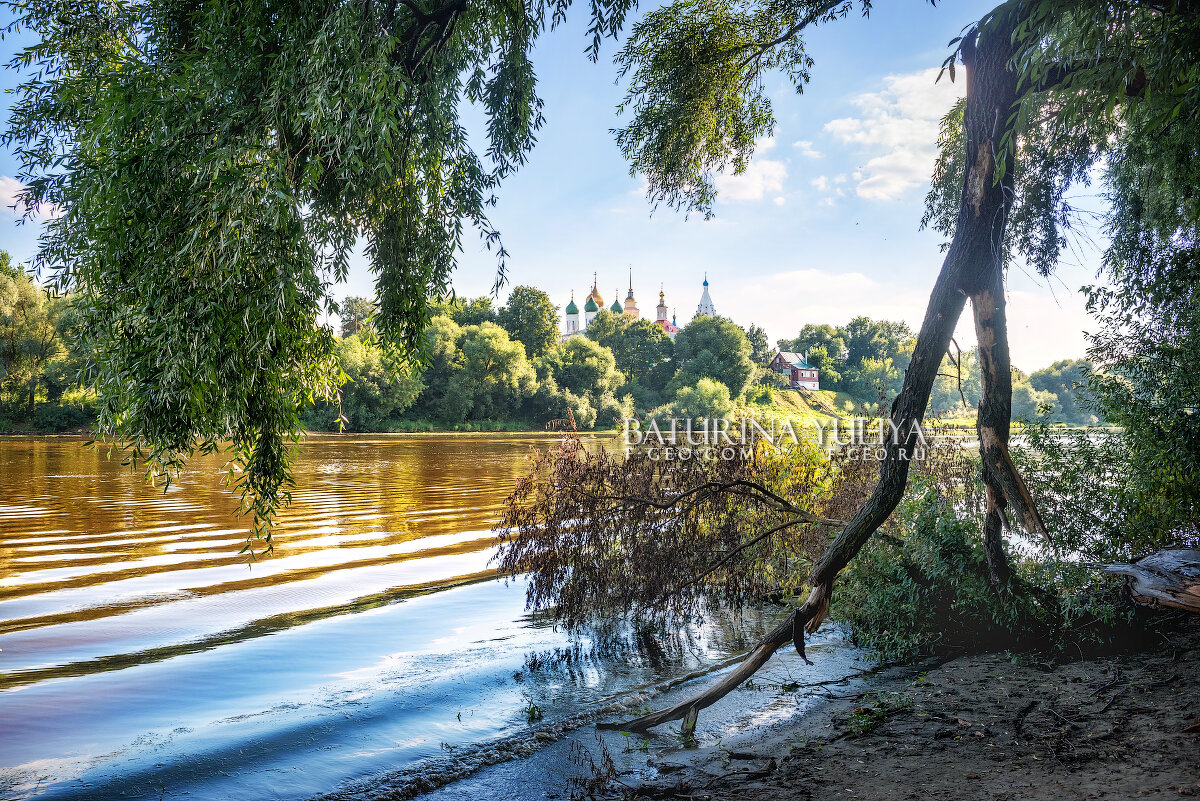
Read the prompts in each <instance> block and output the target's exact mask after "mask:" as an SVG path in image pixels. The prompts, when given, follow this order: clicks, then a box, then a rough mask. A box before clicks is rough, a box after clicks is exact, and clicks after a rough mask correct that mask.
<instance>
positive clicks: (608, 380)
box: [546, 337, 622, 395]
mask: <svg viewBox="0 0 1200 801" xmlns="http://www.w3.org/2000/svg"><path fill="white" fill-rule="evenodd" d="M546 361H547V363H548V364H549V365H550V369H551V371H552V372H553V375H554V378H555V380H557V381H558V384H559V386H561V387H563V388H564V389H568V390H570V391H571V392H574V393H576V394H579V395H582V394H584V393H592V394H604V393H606V392H607V393H611V392H612V391H613V390H615V389H616V388H617V387H618V386H620V384H621V383H622V382H621V374H620V373H618V372H617V360H616V358H615V357H614V356H613V353H612V351H611V350H609V349H608V348H606V347H604V346H603V345H600V344H599V343H596V342H593V341H592V340H590V339H588V338H587V337H569V338H567V339H566V340H565V341H564V342H562V343H561V344H560V345H558V346H557V347H556V348H555V349H554V350H553V351H551V352H550V353H549V354H548V355H547V357H546Z"/></svg>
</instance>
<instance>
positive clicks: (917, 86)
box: [825, 67, 963, 200]
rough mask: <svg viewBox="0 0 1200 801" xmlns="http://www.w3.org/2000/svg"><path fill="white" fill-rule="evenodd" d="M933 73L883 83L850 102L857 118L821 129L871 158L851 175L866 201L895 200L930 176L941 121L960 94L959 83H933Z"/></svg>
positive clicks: (902, 76)
mask: <svg viewBox="0 0 1200 801" xmlns="http://www.w3.org/2000/svg"><path fill="white" fill-rule="evenodd" d="M937 74H938V69H937V68H936V67H934V68H931V69H927V70H922V71H920V72H914V73H909V74H907V75H889V76H887V77H886V78H884V88H883V89H882V90H880V91H878V92H868V93H865V94H861V95H859V96H858V97H856V98H854V100H853V103H854V104H855V105H856V106H858V108H859V109H860V110H861V112H862V114H861V116H857V117H843V118H841V119H836V120H831V121H830V122H828V123H826V124H825V131H826V132H827V133H829V134H832V135H833V136H835V137H837V138H838V139H840V140H841V141H843V142H845V143H847V144H854V145H858V146H859V147H860V148H861V149H862V151H863V153H864V154H865V155H867V156H869V159H868V161H867V162H866V164H864V165H863V166H862V167H860V168H859V169H858V170H856V171H855V172H854V174H853V177H854V179H855V180H856V181H858V184H857V187H856V191H857V192H858V195H859V196H860V197H863V198H866V199H867V200H894V199H896V198H898V197H900V196H902V195H903V194H904V193H906V192H907V191H908V190H910V189H912V188H914V187H917V186H921V185H922V184H924V183H925V182H926V181H928V180H929V176H930V174H931V173H932V172H933V162H934V157H935V153H936V145H937V137H938V130H939V124H940V121H941V118H942V117H943V116H944V115H945V113H946V112H947V111H949V110H950V107H951V106H952V105H954V102H955V100H957V99H958V98H959V97H961V96H962V94H963V84H962V82H958V83H950V81H948V80H946V79H945V78H943V80H941V81H939V82H937V83H934V81H935V79H936V78H937Z"/></svg>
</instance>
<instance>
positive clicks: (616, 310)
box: [608, 300, 625, 314]
mask: <svg viewBox="0 0 1200 801" xmlns="http://www.w3.org/2000/svg"><path fill="white" fill-rule="evenodd" d="M608 309H609V311H611V312H612V313H613V314H624V313H625V310H624V309H623V308H621V301H619V300H614V301H613V305H611V306H609V307H608Z"/></svg>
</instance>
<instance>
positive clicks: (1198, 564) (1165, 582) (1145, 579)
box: [764, 549, 1200, 661]
mask: <svg viewBox="0 0 1200 801" xmlns="http://www.w3.org/2000/svg"><path fill="white" fill-rule="evenodd" d="M1104 572H1106V573H1115V574H1117V575H1122V576H1128V577H1129V579H1130V583H1129V594H1130V595H1131V596H1132V597H1133V600H1134V601H1136V602H1137V603H1139V604H1143V605H1145V606H1169V607H1171V608H1173V609H1183V610H1186V611H1188V612H1195V613H1197V614H1200V551H1197V550H1188V549H1180V550H1174V551H1159V552H1158V553H1153V554H1150V555H1149V556H1147V557H1146V558H1145V559H1141V560H1139V561H1138V562H1135V563H1134V564H1132V565H1108V566H1106V567H1105V568H1104ZM764 661H765V660H764Z"/></svg>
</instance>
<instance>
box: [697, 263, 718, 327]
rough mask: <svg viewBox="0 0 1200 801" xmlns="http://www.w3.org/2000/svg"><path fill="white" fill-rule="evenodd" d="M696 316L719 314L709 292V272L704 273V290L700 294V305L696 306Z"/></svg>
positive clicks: (714, 315)
mask: <svg viewBox="0 0 1200 801" xmlns="http://www.w3.org/2000/svg"><path fill="white" fill-rule="evenodd" d="M696 316H697V317H716V316H717V309H716V307H715V306H713V302H712V297H711V296H710V295H709V294H708V273H705V274H704V292H703V293H701V295H700V305H699V306H697V307H696Z"/></svg>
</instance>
